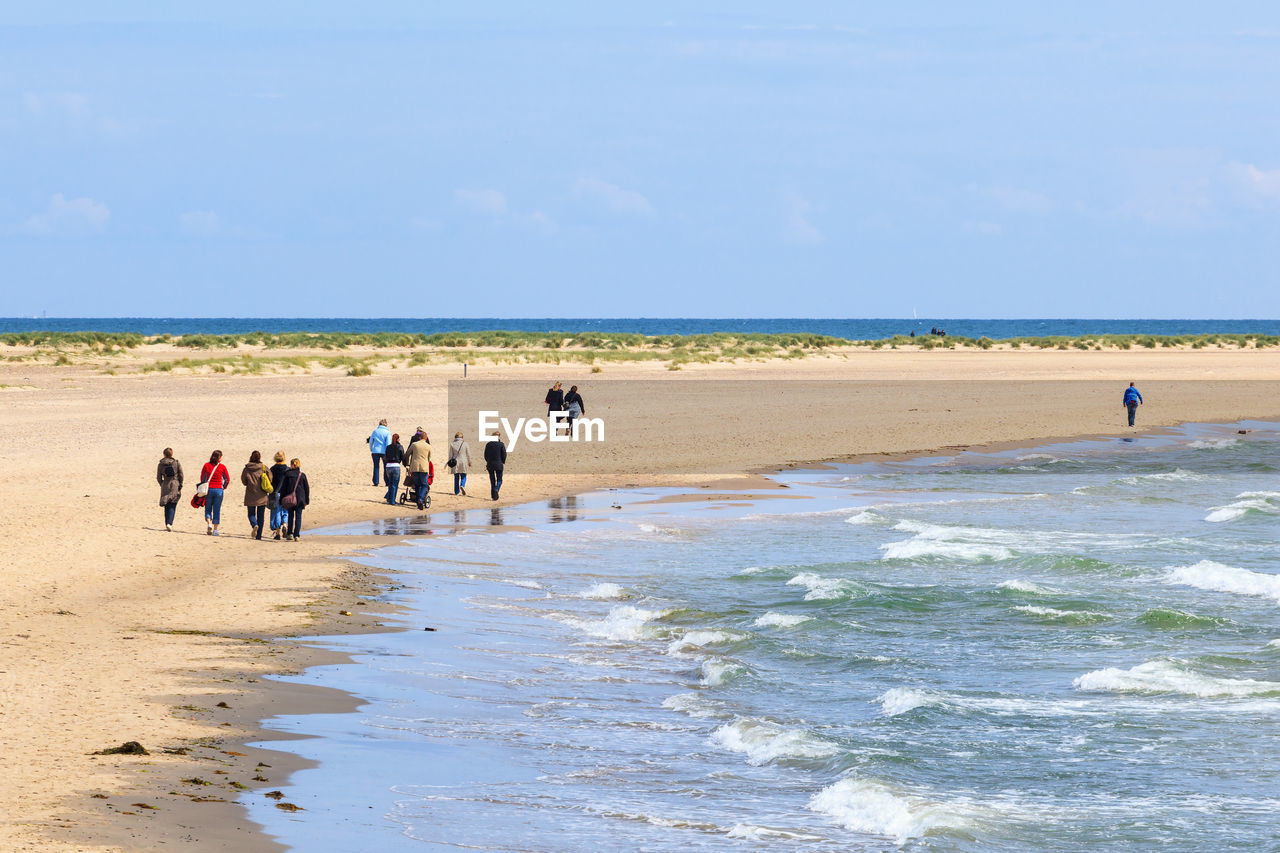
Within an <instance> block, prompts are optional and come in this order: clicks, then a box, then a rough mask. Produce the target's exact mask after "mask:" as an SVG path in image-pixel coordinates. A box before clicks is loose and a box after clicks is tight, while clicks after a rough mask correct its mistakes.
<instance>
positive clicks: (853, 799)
mask: <svg viewBox="0 0 1280 853" xmlns="http://www.w3.org/2000/svg"><path fill="white" fill-rule="evenodd" d="M809 809H810V810H811V811H814V812H817V813H819V814H824V815H827V816H828V817H831V818H834V819H835V820H836V822H837V823H839V824H840V825H841V826H843V827H844V828H845V829H849V830H852V831H854V832H865V833H870V834H872V835H883V836H887V837H889V838H892V839H894V840H895V841H896V842H897V843H898V844H899V845H902V844H906V843H907V842H908V841H909V840H911V839H912V838H919V837H921V836H923V835H927V834H929V833H930V832H931V831H932V830H935V829H963V828H964V827H965V826H967V825H968V824H969V823H970V821H971V813H972V811H973V810H972V809H971V808H966V807H964V806H961V805H959V804H954V805H950V806H948V805H944V804H942V803H936V802H930V801H929V800H926V799H925V798H923V797H918V796H914V795H911V794H905V793H900V792H897V791H894V790H893V789H891V788H890V787H889V786H887V785H883V784H881V783H879V782H871V781H866V780H862V779H857V778H854V777H846V778H844V779H841V780H840V781H839V782H836V783H835V784H834V785H830V786H828V787H826V788H823V789H822V790H821V791H819V792H818V793H817V794H814V795H813V797H812V798H811V799H810V800H809Z"/></svg>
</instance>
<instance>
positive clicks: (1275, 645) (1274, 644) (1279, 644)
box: [1267, 640, 1280, 648]
mask: <svg viewBox="0 0 1280 853" xmlns="http://www.w3.org/2000/svg"><path fill="white" fill-rule="evenodd" d="M1267 647H1268V648H1280V640H1272V641H1271V642H1269V643H1267Z"/></svg>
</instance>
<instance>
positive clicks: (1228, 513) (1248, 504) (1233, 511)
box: [1204, 492, 1280, 524]
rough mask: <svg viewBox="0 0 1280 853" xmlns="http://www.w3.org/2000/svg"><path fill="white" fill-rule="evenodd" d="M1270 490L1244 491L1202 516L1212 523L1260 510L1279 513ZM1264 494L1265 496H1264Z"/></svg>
mask: <svg viewBox="0 0 1280 853" xmlns="http://www.w3.org/2000/svg"><path fill="white" fill-rule="evenodd" d="M1272 494H1274V493H1271V492H1246V493H1245V494H1243V495H1237V496H1236V497H1237V498H1243V500H1236V501H1233V502H1231V503H1229V504H1226V505H1225V506H1215V507H1213V509H1212V512H1210V513H1209V514H1208V515H1206V516H1205V517H1204V520H1205V521H1210V522H1214V523H1219V524H1220V523H1222V522H1224V521H1235V520H1236V519H1237V518H1240V517H1242V516H1245V515H1248V514H1249V513H1250V512H1261V513H1264V514H1266V515H1275V514H1276V513H1280V506H1277V505H1276V504H1275V503H1273V502H1272V501H1273V500H1274V498H1271V497H1270V495H1272ZM1254 496H1257V497H1254ZM1264 496H1265V497H1264Z"/></svg>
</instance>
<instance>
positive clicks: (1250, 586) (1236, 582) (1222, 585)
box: [1166, 560, 1280, 601]
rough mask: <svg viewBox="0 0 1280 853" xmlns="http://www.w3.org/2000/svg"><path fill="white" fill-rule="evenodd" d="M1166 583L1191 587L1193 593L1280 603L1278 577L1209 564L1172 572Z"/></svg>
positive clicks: (1180, 568) (1279, 576)
mask: <svg viewBox="0 0 1280 853" xmlns="http://www.w3.org/2000/svg"><path fill="white" fill-rule="evenodd" d="M1166 580H1167V582H1168V583H1172V584H1182V585H1184V586H1194V587H1196V588H1197V589H1207V590H1212V591H1214V592H1231V593H1235V594H1236V595H1256V596H1259V597H1261V598H1270V599H1272V600H1274V601H1280V575H1269V574H1264V573H1262V572H1251V571H1249V570H1248V569H1240V568H1236V567H1235V566H1226V565H1223V564H1222V563H1215V562H1213V561H1212V560H1201V561H1200V562H1198V563H1196V564H1195V565H1194V566H1179V567H1177V568H1174V569H1173V570H1172V571H1170V572H1169V576H1168V578H1167V579H1166Z"/></svg>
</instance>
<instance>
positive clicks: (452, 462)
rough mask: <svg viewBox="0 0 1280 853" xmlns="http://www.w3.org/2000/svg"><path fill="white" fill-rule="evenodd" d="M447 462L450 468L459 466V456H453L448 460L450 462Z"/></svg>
mask: <svg viewBox="0 0 1280 853" xmlns="http://www.w3.org/2000/svg"><path fill="white" fill-rule="evenodd" d="M447 464H448V466H449V467H450V468H457V467H458V457H456V456H455V457H453V458H452V459H450V460H449V461H448V463H447Z"/></svg>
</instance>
